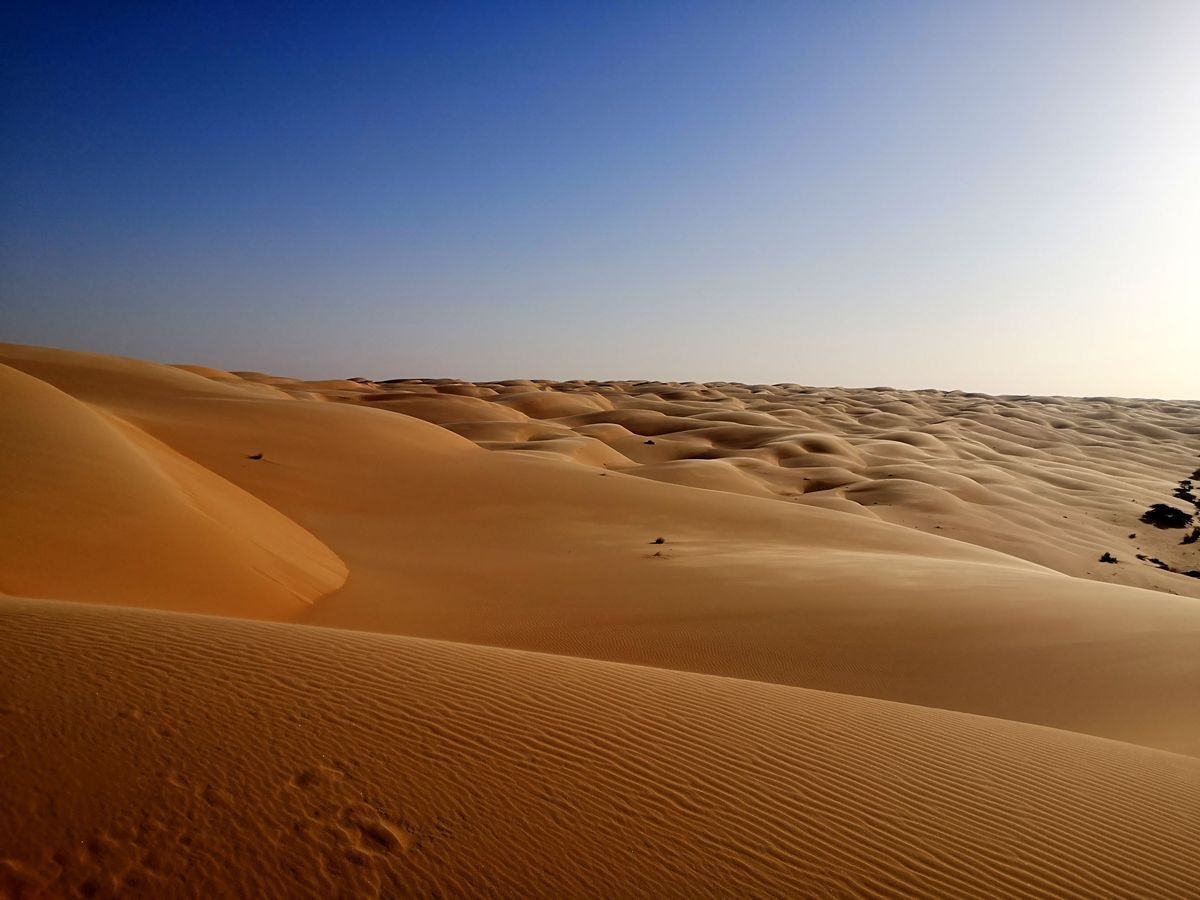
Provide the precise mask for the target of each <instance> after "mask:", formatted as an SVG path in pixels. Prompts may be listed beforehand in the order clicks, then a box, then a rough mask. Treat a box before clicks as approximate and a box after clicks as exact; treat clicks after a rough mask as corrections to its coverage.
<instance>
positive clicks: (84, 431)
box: [0, 365, 346, 619]
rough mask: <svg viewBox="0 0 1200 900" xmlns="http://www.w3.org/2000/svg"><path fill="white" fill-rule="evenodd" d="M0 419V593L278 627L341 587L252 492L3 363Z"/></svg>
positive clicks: (307, 543)
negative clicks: (0, 491) (248, 619)
mask: <svg viewBox="0 0 1200 900" xmlns="http://www.w3.org/2000/svg"><path fill="white" fill-rule="evenodd" d="M0 418H2V419H3V421H4V430H3V433H2V434H0V482H2V483H3V485H4V502H3V504H2V505H0V590H2V591H5V592H8V593H13V594H25V595H31V596H41V597H55V598H61V599H78V600H90V601H95V602H107V603H120V604H124V605H131V606H139V605H143V604H149V605H155V606H162V607H166V608H174V609H189V610H194V611H201V612H212V613H226V614H231V615H240V616H252V617H255V618H274V619H282V618H295V617H297V616H299V615H300V614H302V613H303V612H304V611H305V610H306V609H307V608H308V607H309V606H310V605H311V604H312V603H313V601H315V600H317V599H318V598H319V597H321V596H323V595H325V594H328V593H330V592H331V591H333V590H335V589H337V588H339V587H341V585H342V584H343V583H344V582H345V580H346V568H345V566H344V565H343V564H342V561H341V560H340V559H338V557H337V556H336V555H335V554H334V553H333V552H332V551H331V550H329V548H328V547H326V546H324V545H323V544H322V543H321V542H320V541H318V540H317V539H316V538H315V537H313V536H312V535H311V534H309V533H308V532H307V531H305V530H304V529H302V528H301V527H300V526H298V525H296V524H295V523H294V522H292V521H291V520H289V519H287V518H286V517H285V516H283V515H282V514H280V513H279V512H278V511H276V510H275V509H272V508H271V507H269V506H267V505H266V504H265V503H263V502H262V501H260V500H258V499H256V498H255V497H254V496H253V495H251V494H249V493H247V492H245V491H243V490H241V489H240V488H238V487H236V486H234V485H233V484H231V483H229V482H228V481H226V480H225V479H223V478H220V477H219V476H217V475H214V474H213V473H212V472H210V471H209V470H208V469H206V468H204V467H203V466H199V465H197V464H196V463H194V462H192V461H191V460H189V459H187V458H185V457H183V456H181V455H180V454H178V453H176V452H175V451H174V450H172V449H171V448H170V447H168V446H166V445H164V444H162V443H161V442H159V441H156V440H154V439H153V438H152V437H150V436H149V435H147V434H145V433H143V432H141V431H139V430H138V429H137V428H134V427H133V426H131V425H129V424H128V423H126V422H124V421H122V420H121V419H118V418H117V417H115V416H113V415H110V414H107V413H106V412H104V411H103V410H97V409H93V408H91V407H89V406H87V405H86V404H84V403H82V402H80V401H78V400H76V399H74V398H72V397H70V396H68V395H67V394H65V393H63V392H61V391H59V390H57V389H55V388H53V387H51V386H50V385H48V384H46V383H45V382H43V381H39V380H38V379H35V378H33V377H31V376H28V375H26V374H24V373H22V372H20V371H17V370H15V369H12V368H9V367H8V366H3V365H0Z"/></svg>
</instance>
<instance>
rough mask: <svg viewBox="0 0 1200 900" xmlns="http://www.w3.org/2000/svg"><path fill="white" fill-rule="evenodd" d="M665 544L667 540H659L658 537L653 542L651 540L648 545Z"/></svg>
mask: <svg viewBox="0 0 1200 900" xmlns="http://www.w3.org/2000/svg"><path fill="white" fill-rule="evenodd" d="M666 542H667V539H666V538H660V537H658V538H655V539H654V540H652V541H651V542H650V543H652V544H665V543H666Z"/></svg>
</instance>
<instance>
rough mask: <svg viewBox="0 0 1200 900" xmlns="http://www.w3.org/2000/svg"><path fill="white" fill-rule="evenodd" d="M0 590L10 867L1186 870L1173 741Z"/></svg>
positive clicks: (910, 889) (1094, 880) (1114, 882)
mask: <svg viewBox="0 0 1200 900" xmlns="http://www.w3.org/2000/svg"><path fill="white" fill-rule="evenodd" d="M0 617H2V622H0V625H2V627H0V635H2V636H3V638H2V640H3V644H4V647H3V649H4V652H3V654H2V655H0V684H2V685H3V687H4V697H5V700H4V706H3V710H0V712H2V714H3V720H4V723H5V729H4V735H5V738H4V740H5V746H4V754H5V760H4V762H5V771H6V777H5V779H4V780H3V781H2V782H0V834H5V835H8V836H9V837H8V838H7V839H6V842H5V847H4V852H3V860H0V873H3V874H2V876H0V877H3V878H4V879H5V881H4V882H0V883H3V884H5V885H6V887H7V889H8V890H9V891H10V892H12V893H15V894H17V895H20V894H21V892H22V891H24V892H26V893H28V894H29V895H31V896H32V895H35V894H36V892H38V891H42V890H44V891H48V892H51V893H53V894H56V895H57V894H80V895H86V896H119V895H122V894H125V893H129V892H135V893H140V894H143V895H146V896H150V895H155V896H162V895H165V894H176V893H178V894H188V895H191V896H213V895H218V894H219V895H239V896H251V895H253V896H264V897H266V896H281V897H282V896H289V897H295V896H322V897H325V896H395V895H406V896H407V895H416V896H446V895H456V896H463V895H474V896H488V895H514V894H520V895H522V896H547V897H550V896H555V897H561V896H613V895H614V894H620V895H623V896H647V897H663V896H684V895H686V896H697V895H704V894H711V895H724V896H730V895H755V896H795V895H797V894H808V895H811V894H821V893H827V894H841V895H845V894H850V893H854V894H867V893H871V894H876V895H891V896H898V895H917V894H919V895H931V894H941V895H955V896H1014V895H1017V894H1020V895H1022V896H1063V895H1065V894H1073V895H1079V896H1089V895H1095V896H1099V895H1104V896H1161V897H1167V896H1179V897H1183V896H1189V895H1191V896H1194V895H1195V893H1196V892H1197V891H1200V857H1198V856H1197V855H1196V853H1195V847H1196V845H1197V841H1200V761H1197V760H1195V759H1192V758H1188V757H1181V756H1174V755H1171V754H1165V753H1161V752H1158V751H1152V750H1147V749H1145V748H1140V747H1133V746H1129V745H1126V744H1119V743H1114V742H1110V741H1105V740H1100V739H1096V738H1088V737H1083V736H1080V735H1074V734H1069V733H1065V732H1061V731H1055V730H1051V729H1045V728H1038V727H1034V726H1029V725H1022V724H1018V723H1012V722H1004V721H1000V720H995V719H986V718H980V717H975V716H968V715H962V714H955V713H948V712H940V711H935V710H928V709H920V708H917V707H911V706H905V705H900V704H894V703H887V702H883V701H876V700H866V699H861V698H854V697H846V696H841V695H836V694H828V693H822V692H818V691H810V690H804V689H798V688H788V687H781V686H775V685H765V684H758V683H752V682H744V681H736V680H730V679H722V678H714V677H709V676H697V675H688V674H683V673H676V672H666V671H662V670H655V669H646V668H637V667H628V666H622V665H617V664H611V663H599V662H591V661H586V660H577V659H567V658H563V657H552V656H543V655H535V654H528V653H520V652H514V651H503V650H493V649H487V648H480V647H469V646H462V645H455V644H447V643H441V642H430V641H424V640H414V639H410V638H401V637H391V636H379V635H365V634H358V633H353V632H332V631H328V630H324V629H311V628H304V627H297V626H283V625H271V624H256V623H250V622H237V621H232V620H224V619H209V618H197V617H191V616H184V615H179V614H170V613H162V612H153V611H140V610H117V609H109V608H104V607H98V606H79V605H74V604H62V603H59V604H54V603H47V602H44V601H23V600H16V599H4V600H0ZM64 697H80V698H82V697H86V698H87V702H86V703H78V702H76V703H63V702H62V698H64ZM98 735H104V740H102V741H98V740H97V739H96V738H97V736H98Z"/></svg>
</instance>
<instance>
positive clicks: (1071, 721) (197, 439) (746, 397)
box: [0, 345, 1200, 898]
mask: <svg viewBox="0 0 1200 900" xmlns="http://www.w3.org/2000/svg"><path fill="white" fill-rule="evenodd" d="M0 415H2V417H3V422H4V427H3V430H2V431H0V478H2V485H0V492H2V493H0V496H2V497H3V502H2V503H0V760H2V761H3V769H2V770H0V771H2V772H3V777H0V895H3V894H7V895H11V896H14V897H58V896H88V897H118V896H145V897H172V896H196V897H214V896H278V897H302V896H311V897H334V896H346V897H359V896H381V897H394V896H489V895H492V896H538V897H565V896H596V897H659V898H661V897H684V896H806V895H817V896H846V895H880V896H900V895H909V896H911V895H923V896H930V895H938V896H958V897H964V896H997V897H1010V896H1046V897H1057V896H1129V897H1195V896H1200V849H1198V848H1200V577H1197V576H1200V541H1197V540H1196V536H1197V535H1200V531H1197V530H1195V529H1196V528H1197V527H1198V526H1200V516H1197V517H1196V518H1194V519H1191V520H1188V521H1186V522H1167V521H1166V520H1163V519H1162V518H1161V517H1160V518H1157V519H1156V518H1155V517H1154V516H1153V515H1151V516H1150V517H1149V521H1144V520H1143V517H1144V515H1145V514H1146V513H1147V511H1148V510H1150V509H1151V507H1153V506H1154V505H1155V504H1163V505H1165V506H1169V507H1174V508H1176V509H1178V510H1179V511H1180V512H1179V515H1180V516H1182V517H1184V518H1185V519H1186V517H1188V516H1191V515H1193V514H1195V513H1196V511H1197V510H1196V505H1197V500H1196V495H1195V494H1194V493H1193V491H1192V479H1193V478H1194V479H1196V482H1197V484H1198V485H1200V471H1198V470H1200V402H1165V401H1157V400H1130V399H1120V398H1089V399H1076V398H1060V397H990V396H984V395H978V394H963V393H961V392H950V393H943V392H935V391H915V392H914V391H900V390H892V389H886V388H878V389H858V390H849V389H838V388H806V387H801V386H798V385H740V384H732V383H719V384H718V383H711V384H678V383H671V384H667V383H658V382H626V381H622V382H582V381H573V382H546V381H527V380H518V381H505V382H498V383H486V384H484V383H479V384H474V383H468V382H461V381H454V380H449V379H411V380H395V381H381V382H374V381H368V380H365V379H361V378H355V379H349V380H342V381H323V382H305V381H298V380H294V379H289V378H284V377H276V376H269V375H264V374H262V373H255V372H239V373H230V372H224V371H220V370H216V369H210V368H204V367H198V366H165V365H158V364H152V363H147V362H140V361H136V360H129V359H120V358H116V357H109V356H101V355H94V354H84V353H74V352H67V351H60V350H50V349H44V348H33V347H23V346H16V345H0ZM1164 525H1169V526H1170V527H1163V526H1164ZM1102 559H1103V560H1104V561H1102ZM1189 573H1192V574H1189Z"/></svg>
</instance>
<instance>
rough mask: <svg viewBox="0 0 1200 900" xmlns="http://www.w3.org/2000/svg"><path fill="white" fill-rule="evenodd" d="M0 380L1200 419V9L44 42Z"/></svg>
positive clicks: (105, 28) (165, 18)
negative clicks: (133, 367)
mask: <svg viewBox="0 0 1200 900" xmlns="http://www.w3.org/2000/svg"><path fill="white" fill-rule="evenodd" d="M0 16H2V17H3V18H2V19H0V340H7V341H13V342H18V343H33V344H44V345H52V346H61V347H68V348H72V349H83V350H93V351H99V352H106V353H116V354H120V355H126V356H135V357H141V358H147V359H153V360H159V361H163V362H190V363H199V364H205V365H211V366H216V367H220V368H227V369H234V370H237V369H255V370H261V371H270V372H274V373H277V374H285V375H292V376H297V377H348V376H364V377H371V378H381V379H382V378H389V377H407V376H430V377H433V376H453V377H461V378H466V379H471V380H482V379H493V378H511V377H538V378H563V379H566V378H576V377H579V378H606V379H616V378H637V379H678V380H698V381H708V380H729V381H743V382H748V383H757V382H781V381H787V382H800V383H804V384H813V385H845V386H876V385H889V386H894V387H901V388H930V387H932V388H942V389H964V390H977V391H986V392H989V393H1007V394H1014V393H1033V394H1070V395H1084V396H1094V395H1121V396H1142V397H1146V396H1148V397H1166V398H1200V351H1198V344H1200V53H1198V52H1197V51H1196V47H1197V46H1200V3H1196V2H1192V0H1188V2H1172V0H1141V2H1134V0H1129V2H1111V0H1089V2H1083V0H1076V2H1057V0H1007V2H986V0H979V2H970V3H962V2H947V3H932V2H899V0H897V2H891V3H868V2H836V3H835V2H821V3H803V2H789V3H784V2H767V0H761V2H732V0H731V2H722V3H705V2H690V3H665V2H662V3H658V2H651V0H640V2H629V3H624V2H596V3H588V4H584V3H566V2H562V3H555V2H537V3H528V4H526V3H515V2H514V3H479V4H475V3H453V2H448V3H419V4H412V5H406V4H403V3H400V2H391V3H380V4H369V3H353V2H346V3H337V4H333V3H329V4H320V3H312V4H307V3H295V4H256V3H253V2H242V3H235V4H228V5H225V4H222V3H220V2H205V3H199V2H198V3H169V2H163V3H153V4H103V3H54V2H36V3H35V2H20V3H17V4H15V5H14V4H9V5H6V9H5V11H4V12H3V13H0Z"/></svg>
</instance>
